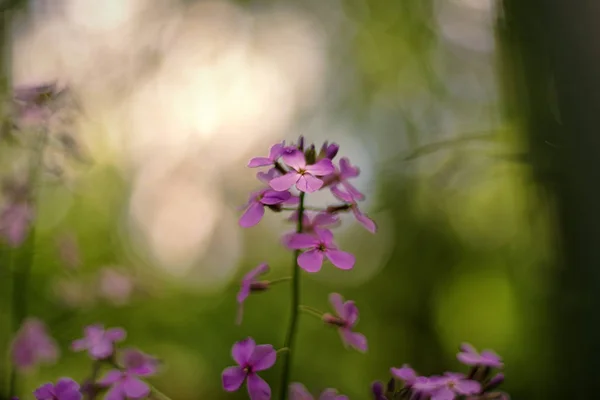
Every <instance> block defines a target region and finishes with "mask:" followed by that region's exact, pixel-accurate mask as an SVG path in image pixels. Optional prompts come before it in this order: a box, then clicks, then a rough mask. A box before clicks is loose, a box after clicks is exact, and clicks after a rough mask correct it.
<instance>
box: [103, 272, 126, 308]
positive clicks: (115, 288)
mask: <svg viewBox="0 0 600 400" xmlns="http://www.w3.org/2000/svg"><path fill="white" fill-rule="evenodd" d="M134 289H135V282H134V279H133V277H132V276H131V275H129V274H126V273H124V272H122V271H120V270H118V269H116V268H110V267H106V268H103V269H102V270H100V272H99V276H98V296H100V297H101V298H103V299H105V300H107V301H109V302H110V303H112V304H113V305H115V306H122V305H125V304H127V302H128V301H129V299H130V298H131V295H132V293H133V291H134Z"/></svg>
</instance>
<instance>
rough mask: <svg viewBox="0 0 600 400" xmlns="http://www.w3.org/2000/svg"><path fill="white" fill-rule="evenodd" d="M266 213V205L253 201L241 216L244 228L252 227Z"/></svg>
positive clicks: (241, 223)
mask: <svg viewBox="0 0 600 400" xmlns="http://www.w3.org/2000/svg"><path fill="white" fill-rule="evenodd" d="M264 215H265V207H264V206H263V205H262V204H260V203H258V202H253V203H252V204H250V207H248V208H247V209H246V211H245V212H244V214H242V216H241V217H240V221H239V224H240V226H241V227H242V228H251V227H253V226H254V225H256V224H258V223H259V222H260V220H261V219H262V217H263V216H264Z"/></svg>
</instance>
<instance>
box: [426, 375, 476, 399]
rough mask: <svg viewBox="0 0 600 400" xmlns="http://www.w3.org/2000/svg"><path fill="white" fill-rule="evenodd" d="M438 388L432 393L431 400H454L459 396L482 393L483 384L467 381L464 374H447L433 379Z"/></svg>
mask: <svg viewBox="0 0 600 400" xmlns="http://www.w3.org/2000/svg"><path fill="white" fill-rule="evenodd" d="M431 381H432V382H435V383H436V384H437V385H438V388H437V389H435V390H434V391H433V392H432V393H431V400H454V399H455V398H457V397H458V396H466V395H474V394H477V393H479V392H480V391H481V384H480V383H479V382H477V381H474V380H471V379H466V377H465V376H464V375H463V374H457V373H451V372H447V373H446V374H445V376H442V377H435V378H431Z"/></svg>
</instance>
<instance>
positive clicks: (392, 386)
mask: <svg viewBox="0 0 600 400" xmlns="http://www.w3.org/2000/svg"><path fill="white" fill-rule="evenodd" d="M395 391H396V380H395V379H394V378H391V379H390V380H389V381H388V383H387V386H386V394H387V395H392V394H394V392H395Z"/></svg>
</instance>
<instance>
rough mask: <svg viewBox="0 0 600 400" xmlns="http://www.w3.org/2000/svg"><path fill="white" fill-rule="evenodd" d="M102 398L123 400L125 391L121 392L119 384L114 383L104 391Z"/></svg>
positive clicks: (105, 399)
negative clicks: (104, 394)
mask: <svg viewBox="0 0 600 400" xmlns="http://www.w3.org/2000/svg"><path fill="white" fill-rule="evenodd" d="M104 400H125V393H123V388H122V387H121V385H120V384H116V385H114V386H113V387H112V388H110V390H109V391H108V392H106V396H105V397H104Z"/></svg>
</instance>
